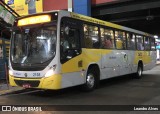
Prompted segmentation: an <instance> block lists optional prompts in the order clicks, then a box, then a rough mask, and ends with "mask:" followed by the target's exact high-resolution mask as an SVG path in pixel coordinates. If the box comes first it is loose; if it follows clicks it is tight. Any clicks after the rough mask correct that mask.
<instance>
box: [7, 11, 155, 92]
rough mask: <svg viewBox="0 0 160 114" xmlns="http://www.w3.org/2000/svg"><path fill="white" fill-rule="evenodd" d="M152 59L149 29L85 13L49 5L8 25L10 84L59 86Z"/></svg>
mask: <svg viewBox="0 0 160 114" xmlns="http://www.w3.org/2000/svg"><path fill="white" fill-rule="evenodd" d="M155 64H156V51H155V39H154V38H153V36H152V35H150V34H147V33H144V32H141V31H138V30H134V29H131V28H127V27H124V26H120V25H117V24H113V23H110V22H106V21H102V20H98V19H94V18H91V17H87V16H84V15H80V14H76V13H72V12H67V11H52V12H43V13H39V14H33V15H28V16H25V17H21V18H18V19H17V20H16V22H15V24H14V26H13V28H12V38H11V50H10V62H9V82H10V85H11V86H21V87H24V88H40V89H53V90H57V89H62V88H67V87H72V86H77V85H82V86H83V88H84V90H87V91H90V90H93V89H95V87H97V85H98V83H99V81H100V80H103V79H107V78H111V77H115V76H120V75H126V74H133V73H134V74H135V75H134V76H135V77H137V78H140V77H141V76H142V72H143V71H145V70H149V69H152V68H153V67H154V66H155Z"/></svg>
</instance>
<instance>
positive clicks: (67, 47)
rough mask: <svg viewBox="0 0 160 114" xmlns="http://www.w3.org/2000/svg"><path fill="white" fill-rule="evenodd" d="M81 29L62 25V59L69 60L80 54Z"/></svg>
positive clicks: (63, 60)
mask: <svg viewBox="0 0 160 114" xmlns="http://www.w3.org/2000/svg"><path fill="white" fill-rule="evenodd" d="M79 36H80V35H79V29H77V28H73V27H71V26H69V25H64V26H61V35H60V42H61V47H60V48H61V61H62V62H66V61H67V60H69V59H71V58H73V57H75V56H77V55H79V50H80V37H79Z"/></svg>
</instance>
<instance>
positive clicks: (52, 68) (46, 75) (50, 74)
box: [45, 65, 57, 77]
mask: <svg viewBox="0 0 160 114" xmlns="http://www.w3.org/2000/svg"><path fill="white" fill-rule="evenodd" d="M56 66H57V65H53V67H51V68H50V69H49V70H48V71H47V73H46V74H45V77H49V76H52V75H54V73H55V72H54V71H55V69H56Z"/></svg>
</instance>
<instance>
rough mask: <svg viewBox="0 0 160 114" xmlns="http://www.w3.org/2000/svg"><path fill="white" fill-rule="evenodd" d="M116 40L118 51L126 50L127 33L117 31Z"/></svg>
mask: <svg viewBox="0 0 160 114" xmlns="http://www.w3.org/2000/svg"><path fill="white" fill-rule="evenodd" d="M115 40H116V47H117V49H126V37H125V32H121V31H115Z"/></svg>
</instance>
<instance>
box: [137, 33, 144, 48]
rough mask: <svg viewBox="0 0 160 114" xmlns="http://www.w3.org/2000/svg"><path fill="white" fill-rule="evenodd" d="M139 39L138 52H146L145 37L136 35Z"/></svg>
mask: <svg viewBox="0 0 160 114" xmlns="http://www.w3.org/2000/svg"><path fill="white" fill-rule="evenodd" d="M136 38H137V50H144V43H143V36H140V35H136Z"/></svg>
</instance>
